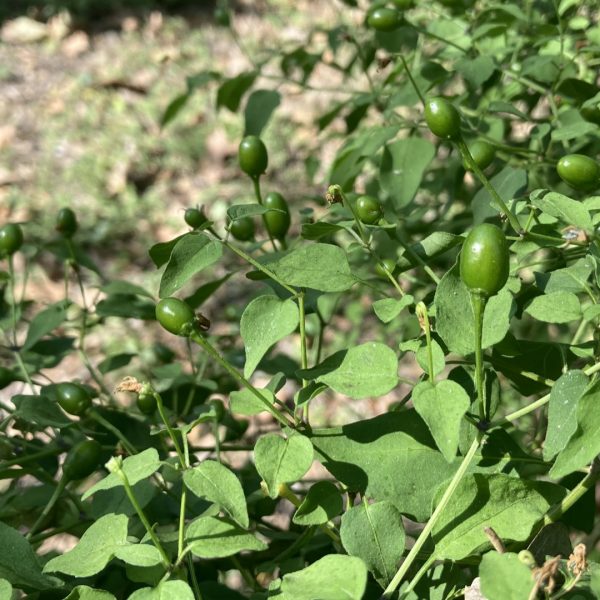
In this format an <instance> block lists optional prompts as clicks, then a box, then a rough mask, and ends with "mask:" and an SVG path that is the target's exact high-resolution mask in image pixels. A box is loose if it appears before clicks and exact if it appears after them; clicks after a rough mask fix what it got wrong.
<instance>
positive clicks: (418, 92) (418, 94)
mask: <svg viewBox="0 0 600 600" xmlns="http://www.w3.org/2000/svg"><path fill="white" fill-rule="evenodd" d="M397 56H399V57H400V60H401V61H402V64H403V65H404V70H405V71H406V74H407V75H408V78H409V79H410V82H411V84H412V86H413V88H415V92H416V93H417V96H419V100H420V101H421V104H422V105H423V108H425V96H423V94H422V93H421V90H420V89H419V86H418V85H417V82H416V81H415V80H414V78H413V76H412V73H411V72H410V69H409V67H408V63H407V62H406V59H405V58H404V54H398V55H397Z"/></svg>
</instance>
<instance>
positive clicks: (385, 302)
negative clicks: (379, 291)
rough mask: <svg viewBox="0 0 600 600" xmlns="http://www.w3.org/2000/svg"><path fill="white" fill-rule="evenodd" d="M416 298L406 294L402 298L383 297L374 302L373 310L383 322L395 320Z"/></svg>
mask: <svg viewBox="0 0 600 600" xmlns="http://www.w3.org/2000/svg"><path fill="white" fill-rule="evenodd" d="M414 301H415V299H414V298H413V297H412V296H411V295H410V294H406V295H405V296H403V297H402V298H401V299H400V300H396V298H383V299H382V300H376V301H375V302H373V310H374V311H375V314H376V315H377V318H378V319H379V320H380V321H382V322H383V323H389V322H390V321H393V320H394V319H395V318H396V317H397V316H398V315H399V314H400V313H401V312H402V311H403V310H404V309H405V308H406V307H407V306H411V305H412V304H413V303H414Z"/></svg>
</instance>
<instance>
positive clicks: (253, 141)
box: [238, 135, 269, 177]
mask: <svg viewBox="0 0 600 600" xmlns="http://www.w3.org/2000/svg"><path fill="white" fill-rule="evenodd" d="M238 158H239V161H240V168H241V169H242V171H244V173H246V174H247V175H250V177H260V176H261V175H262V174H263V173H264V172H265V171H266V170H267V165H268V164H269V155H268V154H267V148H266V146H265V145H264V144H263V141H262V140H261V139H260V138H259V137H258V136H256V135H248V136H246V137H245V138H244V139H243V140H242V141H241V142H240V148H239V151H238Z"/></svg>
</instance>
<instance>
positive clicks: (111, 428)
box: [89, 410, 138, 454]
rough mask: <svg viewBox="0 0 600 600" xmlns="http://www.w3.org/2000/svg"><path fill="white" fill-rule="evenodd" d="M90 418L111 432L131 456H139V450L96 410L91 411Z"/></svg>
mask: <svg viewBox="0 0 600 600" xmlns="http://www.w3.org/2000/svg"><path fill="white" fill-rule="evenodd" d="M89 415H90V418H91V419H93V420H94V421H96V423H98V424H100V425H102V427H104V428H105V429H107V430H108V431H110V432H111V433H112V434H113V435H114V436H115V437H116V438H117V439H118V440H119V441H120V442H121V444H123V448H125V450H127V452H129V454H137V453H138V450H137V448H136V447H135V446H134V445H133V444H132V443H131V442H130V441H129V440H128V439H127V438H126V437H125V436H124V435H123V434H122V433H121V431H120V430H119V429H117V428H116V427H115V426H114V425H113V424H112V423H110V422H109V421H107V420H106V419H105V418H104V417H103V416H102V415H100V414H99V413H97V412H96V411H95V410H90V412H89Z"/></svg>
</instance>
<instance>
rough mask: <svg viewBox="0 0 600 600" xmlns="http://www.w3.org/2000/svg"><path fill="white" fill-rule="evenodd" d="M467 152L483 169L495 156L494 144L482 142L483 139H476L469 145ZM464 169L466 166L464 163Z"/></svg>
mask: <svg viewBox="0 0 600 600" xmlns="http://www.w3.org/2000/svg"><path fill="white" fill-rule="evenodd" d="M469 152H470V153H471V156H472V157H473V160H474V161H475V164H476V165H477V166H478V167H479V168H480V169H481V170H482V171H483V170H484V169H486V168H487V167H489V166H490V165H491V164H492V161H493V160H494V157H495V156H496V150H495V148H494V146H492V145H491V144H488V143H487V142H484V141H483V140H477V141H475V142H473V143H472V144H471V145H470V146H469ZM465 169H468V166H466V165H465Z"/></svg>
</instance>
